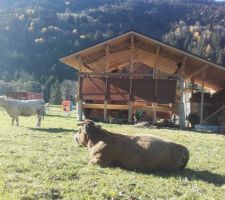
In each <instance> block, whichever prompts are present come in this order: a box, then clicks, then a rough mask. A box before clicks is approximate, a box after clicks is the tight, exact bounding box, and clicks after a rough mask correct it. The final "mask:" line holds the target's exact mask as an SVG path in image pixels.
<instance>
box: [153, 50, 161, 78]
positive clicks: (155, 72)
mask: <svg viewBox="0 0 225 200" xmlns="http://www.w3.org/2000/svg"><path fill="white" fill-rule="evenodd" d="M159 54H160V47H159V46H157V50H156V56H155V62H154V63H155V64H154V75H155V77H156V76H157V68H158V63H159Z"/></svg>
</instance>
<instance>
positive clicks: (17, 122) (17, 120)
mask: <svg viewBox="0 0 225 200" xmlns="http://www.w3.org/2000/svg"><path fill="white" fill-rule="evenodd" d="M16 125H17V126H19V117H16Z"/></svg>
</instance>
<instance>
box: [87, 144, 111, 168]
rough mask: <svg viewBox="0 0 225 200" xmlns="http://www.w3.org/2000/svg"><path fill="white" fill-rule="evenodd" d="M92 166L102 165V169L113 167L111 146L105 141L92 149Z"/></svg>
mask: <svg viewBox="0 0 225 200" xmlns="http://www.w3.org/2000/svg"><path fill="white" fill-rule="evenodd" d="M90 157H91V159H90V161H89V164H91V165H100V166H101V167H109V166H111V165H112V158H111V156H110V149H109V145H107V144H106V143H104V142H103V141H100V142H98V143H97V144H96V145H95V146H93V147H92V148H91V149H90Z"/></svg>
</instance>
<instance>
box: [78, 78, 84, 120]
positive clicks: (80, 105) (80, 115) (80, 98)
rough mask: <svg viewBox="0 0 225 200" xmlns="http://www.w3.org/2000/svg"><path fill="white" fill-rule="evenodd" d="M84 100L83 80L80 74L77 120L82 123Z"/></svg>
mask: <svg viewBox="0 0 225 200" xmlns="http://www.w3.org/2000/svg"><path fill="white" fill-rule="evenodd" d="M82 105H83V100H82V78H81V76H80V74H78V102H77V120H78V121H82V115H83V106H82Z"/></svg>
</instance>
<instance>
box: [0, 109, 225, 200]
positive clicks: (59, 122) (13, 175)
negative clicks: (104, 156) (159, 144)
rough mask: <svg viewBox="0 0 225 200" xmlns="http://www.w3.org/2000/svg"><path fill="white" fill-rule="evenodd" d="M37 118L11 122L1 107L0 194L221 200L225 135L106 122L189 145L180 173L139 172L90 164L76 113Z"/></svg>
mask: <svg viewBox="0 0 225 200" xmlns="http://www.w3.org/2000/svg"><path fill="white" fill-rule="evenodd" d="M56 114H57V113H55V114H52V115H50V116H48V117H46V119H45V121H44V122H43V126H42V129H35V128H33V127H34V125H35V123H36V118H35V117H30V118H21V127H12V126H11V125H10V120H9V119H8V117H7V116H6V115H5V114H3V113H2V112H1V111H0V199H1V200H7V199H23V200H25V199H26V200H28V199H99V200H100V199H130V200H131V199H136V198H138V199H223V197H224V196H225V136H222V135H214V134H201V133H194V132H182V131H174V130H167V129H161V130H155V129H152V130H150V129H137V128H133V127H132V126H128V125H122V126H118V125H109V124H102V125H103V127H105V128H107V129H108V130H110V131H117V132H123V133H130V134H153V135H157V136H160V137H163V138H167V139H171V140H173V141H175V142H178V143H181V144H184V145H187V146H188V147H189V149H190V152H191V159H190V163H189V164H188V167H187V169H186V170H185V171H184V172H182V173H174V174H166V173H155V174H141V173H136V172H129V171H126V170H122V169H120V168H115V169H110V168H106V169H102V168H99V167H94V166H88V165H87V162H88V152H87V150H86V149H85V148H81V147H79V146H78V145H77V144H76V143H74V141H73V129H75V128H76V119H75V117H73V116H72V117H65V116H63V115H62V114H60V115H58V114H57V115H56Z"/></svg>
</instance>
